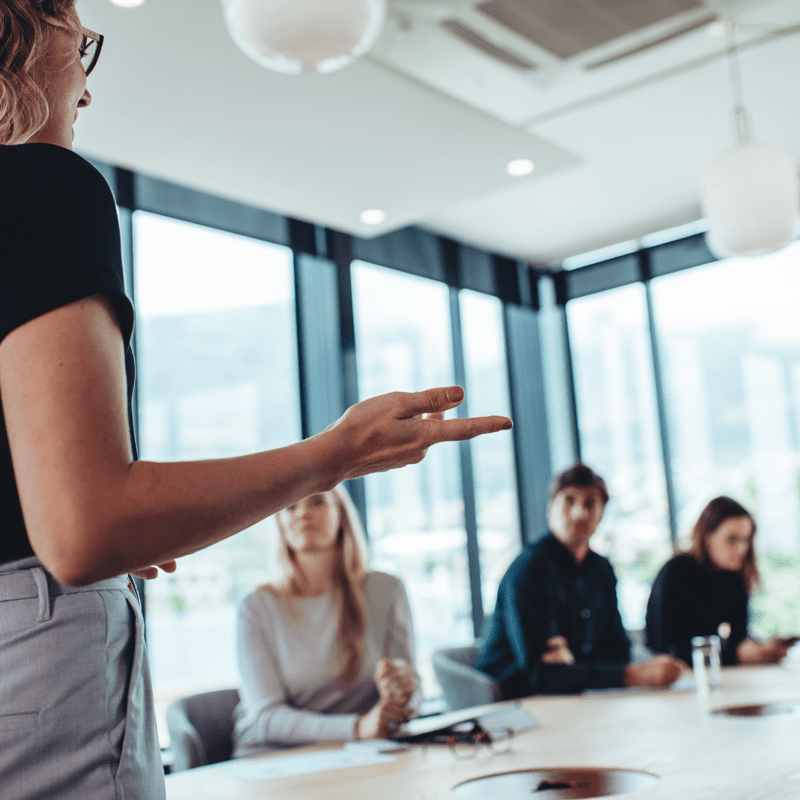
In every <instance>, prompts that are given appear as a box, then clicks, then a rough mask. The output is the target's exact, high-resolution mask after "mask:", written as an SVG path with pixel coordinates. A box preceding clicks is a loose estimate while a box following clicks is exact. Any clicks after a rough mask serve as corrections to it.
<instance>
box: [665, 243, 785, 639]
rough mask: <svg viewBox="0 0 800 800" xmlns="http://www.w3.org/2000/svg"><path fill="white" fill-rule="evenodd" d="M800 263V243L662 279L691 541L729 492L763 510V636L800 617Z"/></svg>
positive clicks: (671, 397) (676, 464)
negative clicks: (714, 501)
mask: <svg viewBox="0 0 800 800" xmlns="http://www.w3.org/2000/svg"><path fill="white" fill-rule="evenodd" d="M798 261H800V243H797V242H796V243H795V244H793V245H792V246H790V247H787V248H785V249H784V250H782V251H781V252H779V253H775V254H773V255H769V256H762V257H760V258H748V259H729V260H727V261H722V262H717V263H714V264H710V265H707V266H703V267H698V268H696V269H692V270H688V271H685V272H679V273H676V274H674V275H668V276H665V277H662V278H657V279H655V280H654V281H653V282H652V291H653V302H654V312H655V322H656V325H657V330H658V336H659V342H660V343H661V351H662V357H663V364H664V387H665V395H666V403H667V411H668V420H669V435H670V447H671V451H672V472H673V477H674V482H675V494H676V502H677V509H676V511H677V519H678V527H679V532H680V534H681V539H682V540H683V541H684V542H685V540H686V539H687V538H688V535H689V534H690V533H691V528H692V526H693V524H694V522H695V520H696V519H697V517H698V515H699V513H700V511H701V510H702V508H703V507H704V506H705V504H706V503H707V502H708V501H709V500H710V499H711V498H713V497H716V496H717V495H720V494H727V495H730V496H731V497H733V498H735V499H737V500H739V502H741V503H742V504H743V505H745V506H746V507H747V508H748V509H749V510H750V511H751V512H752V513H753V514H754V516H755V518H756V522H757V523H758V529H759V532H758V536H757V537H756V543H757V548H758V551H759V552H758V555H759V568H760V569H761V571H762V575H763V578H764V586H763V591H762V592H761V593H760V594H758V595H756V596H755V598H754V604H753V605H754V611H755V615H754V620H753V621H754V629H755V631H756V632H757V633H760V634H762V635H767V634H782V633H786V634H791V633H793V632H794V631H795V629H796V628H797V622H798V619H800V579H798V577H797V576H798V574H800V495H799V493H798V481H799V480H800V316H799V315H798V313H797V297H798V296H800V273H799V272H798Z"/></svg>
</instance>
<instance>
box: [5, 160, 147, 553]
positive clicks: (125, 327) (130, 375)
mask: <svg viewBox="0 0 800 800" xmlns="http://www.w3.org/2000/svg"><path fill="white" fill-rule="evenodd" d="M96 294H100V295H103V296H104V297H106V298H107V299H108V301H109V303H110V304H111V307H112V308H113V310H114V313H115V314H116V317H117V321H118V322H119V326H120V329H121V331H122V338H123V343H124V345H125V369H126V373H127V379H128V419H129V424H130V405H131V404H130V399H131V393H132V391H133V381H134V366H133V355H132V353H131V348H130V341H131V333H132V331H133V306H132V305H131V303H130V300H128V298H127V296H126V295H125V286H124V283H123V272H122V255H121V247H120V234H119V220H118V218H117V207H116V204H115V202H114V197H113V195H112V194H111V189H110V188H109V186H108V184H107V183H106V181H105V179H104V178H103V176H102V175H101V174H100V173H99V172H98V171H97V170H96V169H95V168H94V167H93V166H92V165H91V164H89V162H88V161H86V160H85V159H83V158H81V157H80V156H78V155H76V154H75V153H73V152H72V151H70V150H66V149H65V148H63V147H57V146H55V145H50V144H21V145H14V146H10V147H9V146H5V145H0V343H1V342H2V341H3V339H5V337H6V336H7V335H8V334H9V333H11V332H12V331H14V330H16V329H17V328H19V327H20V326H21V325H24V324H25V323H26V322H30V321H31V320H33V319H35V318H36V317H40V316H42V315H43V314H46V313H48V312H49V311H53V310H55V309H57V308H60V307H62V306H66V305H69V304H70V303H74V302H76V301H78V300H81V299H83V298H85V297H90V296H92V295H96ZM131 430H132V426H131ZM134 452H135V450H134ZM33 554H34V553H33V550H32V548H31V544H30V541H29V539H28V534H27V532H26V530H25V522H24V520H23V517H22V509H21V507H20V501H19V494H18V492H17V484H16V481H15V480H14V470H13V466H12V463H11V452H10V450H9V445H8V434H7V432H6V425H5V417H4V416H3V414H2V406H0V565H2V564H3V563H5V562H8V561H14V560H16V559H20V558H27V557H28V556H32V555H33Z"/></svg>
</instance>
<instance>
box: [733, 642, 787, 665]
mask: <svg viewBox="0 0 800 800" xmlns="http://www.w3.org/2000/svg"><path fill="white" fill-rule="evenodd" d="M788 650H789V645H788V644H787V643H786V641H785V640H783V639H781V638H779V637H777V636H776V637H773V638H772V639H770V640H769V641H768V642H759V641H757V640H756V639H751V638H750V637H749V636H748V637H747V638H746V639H744V640H743V641H742V642H741V643H740V644H739V646H738V647H737V648H736V659H737V661H738V662H739V663H740V664H777V663H778V662H779V661H781V660H783V657H784V656H785V655H786V653H787V651H788Z"/></svg>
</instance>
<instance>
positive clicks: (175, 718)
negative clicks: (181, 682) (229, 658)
mask: <svg viewBox="0 0 800 800" xmlns="http://www.w3.org/2000/svg"><path fill="white" fill-rule="evenodd" d="M238 702H239V691H238V690H237V689H222V690H220V691H216V692H203V693H202V694H195V695H191V696H190V697H182V698H181V699H180V700H175V702H173V703H170V705H169V706H168V707H167V730H169V736H170V740H171V744H170V746H171V749H172V752H173V754H174V759H173V762H172V768H171V769H172V772H180V771H181V770H185V769H193V768H194V767H202V766H204V765H206V764H216V763H218V762H220V761H227V760H228V759H229V758H230V757H231V752H232V750H233V710H234V709H235V708H236V705H237V704H238Z"/></svg>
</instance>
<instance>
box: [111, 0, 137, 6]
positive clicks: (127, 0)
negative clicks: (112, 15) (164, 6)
mask: <svg viewBox="0 0 800 800" xmlns="http://www.w3.org/2000/svg"><path fill="white" fill-rule="evenodd" d="M111 2H112V3H113V4H114V5H115V6H119V7H120V8H136V7H137V6H140V5H142V3H144V0H111Z"/></svg>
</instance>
